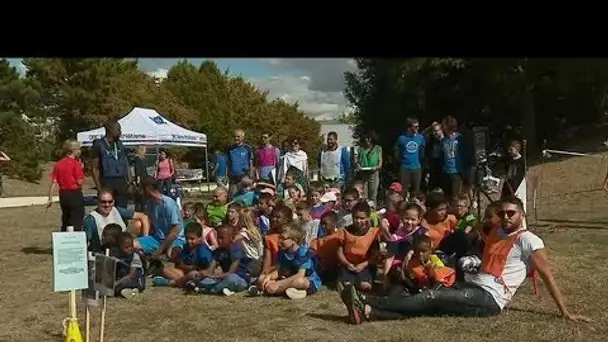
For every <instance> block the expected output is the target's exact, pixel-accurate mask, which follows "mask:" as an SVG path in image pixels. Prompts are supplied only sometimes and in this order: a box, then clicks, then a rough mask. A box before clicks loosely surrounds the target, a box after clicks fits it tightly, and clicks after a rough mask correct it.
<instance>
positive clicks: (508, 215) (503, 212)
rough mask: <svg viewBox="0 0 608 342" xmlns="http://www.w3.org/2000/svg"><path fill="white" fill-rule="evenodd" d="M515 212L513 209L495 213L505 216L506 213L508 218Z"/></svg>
mask: <svg viewBox="0 0 608 342" xmlns="http://www.w3.org/2000/svg"><path fill="white" fill-rule="evenodd" d="M515 214H517V211H515V210H501V211H499V212H498V213H497V215H498V217H505V215H507V217H508V218H511V217H513V216H515Z"/></svg>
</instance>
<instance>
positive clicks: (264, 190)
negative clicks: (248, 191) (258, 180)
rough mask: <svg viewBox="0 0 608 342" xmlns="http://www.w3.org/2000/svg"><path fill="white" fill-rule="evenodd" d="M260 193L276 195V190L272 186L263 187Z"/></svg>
mask: <svg viewBox="0 0 608 342" xmlns="http://www.w3.org/2000/svg"><path fill="white" fill-rule="evenodd" d="M260 193H261V194H270V195H272V196H274V195H275V192H274V190H273V189H271V188H263V189H262V190H260Z"/></svg>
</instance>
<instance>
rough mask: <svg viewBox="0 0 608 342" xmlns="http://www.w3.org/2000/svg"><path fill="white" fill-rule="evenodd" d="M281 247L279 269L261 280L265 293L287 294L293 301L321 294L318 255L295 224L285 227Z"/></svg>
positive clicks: (263, 276) (281, 236)
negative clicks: (305, 241)
mask: <svg viewBox="0 0 608 342" xmlns="http://www.w3.org/2000/svg"><path fill="white" fill-rule="evenodd" d="M279 246H280V251H279V261H278V264H277V266H276V268H275V269H274V270H273V271H272V272H270V273H268V274H266V275H262V276H260V279H259V284H260V286H261V288H262V289H263V290H264V292H265V293H267V294H269V295H272V296H278V295H283V294H284V295H286V296H287V297H288V298H291V299H302V298H304V297H306V295H307V294H312V293H315V292H317V291H318V290H319V288H320V287H321V278H319V275H318V274H317V272H316V259H315V256H314V253H313V252H312V251H311V250H310V249H309V248H308V246H307V245H306V244H305V243H304V232H303V231H302V229H300V228H298V227H296V226H295V225H293V224H287V225H285V226H284V227H283V232H282V233H281V235H280V240H279Z"/></svg>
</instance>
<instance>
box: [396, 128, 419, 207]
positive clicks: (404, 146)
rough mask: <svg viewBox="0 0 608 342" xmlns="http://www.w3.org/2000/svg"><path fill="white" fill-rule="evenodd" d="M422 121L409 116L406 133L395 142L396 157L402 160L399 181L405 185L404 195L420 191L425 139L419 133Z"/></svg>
mask: <svg viewBox="0 0 608 342" xmlns="http://www.w3.org/2000/svg"><path fill="white" fill-rule="evenodd" d="M418 129H420V123H419V122H418V119H416V118H407V128H406V131H405V134H402V135H400V136H399V138H397V143H395V158H397V160H398V161H399V162H400V168H399V181H400V182H401V185H403V191H404V193H403V195H404V196H406V197H407V194H408V193H409V192H410V191H411V193H417V192H419V191H420V184H421V182H422V161H421V158H422V155H423V153H422V150H423V149H424V146H425V139H424V137H423V136H422V135H420V134H418Z"/></svg>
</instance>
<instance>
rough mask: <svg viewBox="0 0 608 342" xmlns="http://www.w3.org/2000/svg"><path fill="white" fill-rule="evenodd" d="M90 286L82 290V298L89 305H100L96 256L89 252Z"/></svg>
mask: <svg viewBox="0 0 608 342" xmlns="http://www.w3.org/2000/svg"><path fill="white" fill-rule="evenodd" d="M88 266H89V288H88V289H86V290H82V300H83V301H84V303H85V304H86V305H88V306H99V292H97V291H95V256H94V255H93V253H91V252H89V260H88Z"/></svg>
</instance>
